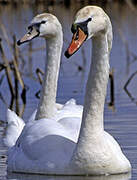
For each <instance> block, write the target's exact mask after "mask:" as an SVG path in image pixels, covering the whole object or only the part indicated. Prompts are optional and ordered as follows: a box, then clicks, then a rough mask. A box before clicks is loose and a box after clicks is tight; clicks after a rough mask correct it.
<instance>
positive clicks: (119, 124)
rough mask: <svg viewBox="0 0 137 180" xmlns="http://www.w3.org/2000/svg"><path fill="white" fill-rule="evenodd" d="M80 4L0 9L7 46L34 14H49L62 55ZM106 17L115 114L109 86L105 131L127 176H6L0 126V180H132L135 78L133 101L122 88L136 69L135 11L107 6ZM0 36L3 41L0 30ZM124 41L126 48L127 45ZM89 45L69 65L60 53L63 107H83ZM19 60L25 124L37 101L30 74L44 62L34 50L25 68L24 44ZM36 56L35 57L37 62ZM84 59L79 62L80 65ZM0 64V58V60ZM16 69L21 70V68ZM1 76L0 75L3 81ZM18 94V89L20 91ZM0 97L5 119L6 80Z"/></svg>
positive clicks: (136, 149) (136, 144)
mask: <svg viewBox="0 0 137 180" xmlns="http://www.w3.org/2000/svg"><path fill="white" fill-rule="evenodd" d="M84 5H86V3H85V4H80V3H75V4H72V5H71V7H70V8H66V7H65V6H64V5H62V4H56V5H54V6H47V4H46V3H45V5H43V4H39V5H37V6H34V5H19V6H15V7H14V6H11V5H6V6H2V5H0V21H1V22H3V24H4V25H5V27H6V30H7V33H8V36H9V38H10V40H11V41H12V35H13V34H16V36H17V38H20V37H21V36H22V35H23V34H24V33H25V32H26V29H25V28H26V26H27V25H28V24H29V22H30V20H31V19H32V17H34V15H36V14H38V13H41V12H45V11H46V12H51V13H53V14H55V15H56V16H57V17H58V19H59V20H60V22H61V23H62V26H63V32H64V47H63V53H64V51H65V49H66V47H67V46H68V44H69V42H70V40H71V36H72V34H71V31H70V27H71V23H72V19H73V16H74V14H75V12H76V11H77V10H78V9H79V8H80V7H83V6H84ZM104 9H105V10H106V12H107V13H108V15H109V16H110V18H111V21H112V24H113V32H114V40H113V49H112V52H111V61H110V65H111V69H112V68H113V69H114V80H115V111H114V112H113V111H112V110H111V109H109V108H108V103H109V102H110V93H109V90H110V88H109V84H108V92H107V98H106V104H105V113H104V116H105V129H106V130H107V131H108V132H109V133H110V134H112V135H113V136H114V137H115V138H116V139H117V141H118V142H119V144H120V145H121V147H122V150H123V151H124V153H125V155H126V156H127V157H128V159H129V160H130V162H131V164H132V174H131V175H130V174H127V175H117V176H109V177H104V176H103V177H49V176H48V177H46V176H42V175H35V176H34V175H23V174H7V172H6V151H7V150H6V148H5V147H4V145H3V143H2V137H3V133H4V126H5V125H0V179H1V180H4V179H10V180H11V179H16V180H18V179H22V180H28V179H29V180H32V179H33V180H34V179H35V180H41V179H63V180H64V179H71V180H72V179H85V180H86V179H88V180H89V179H91V180H94V179H95V180H126V179H132V180H136V179H137V106H136V100H137V94H136V91H137V77H136V76H134V77H133V79H132V80H131V82H130V83H129V85H128V87H127V88H128V90H129V92H130V93H131V95H132V97H133V98H134V101H133V100H132V99H131V98H130V97H129V96H128V95H127V93H126V92H125V91H124V89H123V87H124V85H125V83H126V82H127V80H128V78H129V77H130V76H131V75H132V73H134V72H135V71H136V69H137V61H134V57H133V54H135V55H137V52H136V47H137V28H136V27H137V16H136V11H134V10H132V9H130V8H129V7H128V6H126V5H124V4H122V5H118V4H117V3H113V4H109V5H107V6H106V7H104ZM0 36H1V37H2V38H3V34H2V31H1V30H0ZM127 42H128V45H127ZM3 46H4V49H5V52H6V56H7V58H8V59H11V53H10V50H9V48H8V47H7V44H6V41H5V40H4V41H3ZM43 46H45V42H44V40H43V39H36V40H34V41H33V43H32V48H38V47H43ZM90 46H91V42H90V41H87V42H86V43H85V45H84V46H83V47H82V48H81V49H80V51H78V52H77V53H76V54H75V55H74V56H72V58H71V59H70V60H67V59H66V58H65V57H64V55H63V53H62V64H61V70H60V75H59V83H58V84H59V86H58V95H57V101H58V102H60V103H65V102H66V101H67V100H69V99H70V98H72V97H73V98H75V99H76V100H77V102H78V103H80V104H83V101H84V88H85V84H86V79H87V75H88V70H89V64H90V55H91V51H90V50H91V48H89V47H90ZM20 51H21V53H22V56H23V57H24V59H25V64H24V66H23V65H22V62H20V63H21V65H22V67H24V68H21V70H22V72H23V74H24V76H23V79H24V82H25V84H26V85H27V86H28V87H29V90H28V91H27V104H26V108H25V112H24V116H23V118H24V119H25V120H26V119H27V118H28V117H29V116H30V115H31V113H32V112H33V111H34V109H35V108H36V107H37V103H38V99H37V98H36V97H35V93H36V92H37V91H38V90H39V89H40V87H41V86H40V85H39V83H38V81H37V80H36V79H37V78H36V73H35V70H36V68H37V67H39V68H41V69H43V67H44V64H45V62H44V60H43V59H45V56H46V55H45V50H43V49H42V50H40V51H35V52H33V54H32V62H30V65H29V63H28V45H27V44H26V45H24V46H21V47H20ZM39 57H40V58H39ZM83 59H84V60H83ZM0 62H2V59H0ZM21 65H20V66H21ZM2 74H4V72H0V77H2ZM20 89H21V88H20ZM0 93H1V94H2V96H3V98H4V99H5V101H6V103H7V105H5V104H4V103H3V102H2V100H0V120H5V118H6V109H7V106H8V105H9V104H10V92H9V89H8V85H7V81H6V78H5V77H4V80H3V82H2V84H1V85H0ZM21 104H22V102H21V101H20V105H21Z"/></svg>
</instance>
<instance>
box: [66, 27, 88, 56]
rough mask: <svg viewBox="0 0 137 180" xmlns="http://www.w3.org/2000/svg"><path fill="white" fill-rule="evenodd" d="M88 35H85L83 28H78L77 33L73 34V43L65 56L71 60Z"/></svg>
mask: <svg viewBox="0 0 137 180" xmlns="http://www.w3.org/2000/svg"><path fill="white" fill-rule="evenodd" d="M86 38H87V34H85V33H84V32H83V31H82V30H81V28H78V30H77V32H76V33H74V34H73V37H72V41H71V43H70V45H69V47H68V49H67V50H66V52H65V56H66V57H67V58H69V57H70V56H71V55H73V54H74V53H75V52H76V51H77V50H78V49H79V48H80V46H81V45H82V44H83V42H84V41H85V40H86Z"/></svg>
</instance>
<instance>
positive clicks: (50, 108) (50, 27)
mask: <svg viewBox="0 0 137 180" xmlns="http://www.w3.org/2000/svg"><path fill="white" fill-rule="evenodd" d="M56 34H58V35H57V36H56ZM39 36H40V37H43V38H45V40H46V44H47V64H46V66H45V75H44V80H43V86H42V92H41V96H40V102H39V106H38V109H37V110H35V111H34V112H33V114H32V115H31V117H30V118H29V120H28V121H27V122H30V121H32V120H39V119H42V118H52V119H54V120H56V121H58V120H60V119H62V118H64V117H78V118H80V121H79V122H78V121H77V123H81V117H82V112H83V106H82V105H77V104H76V101H75V99H70V100H69V101H67V102H66V103H65V104H64V105H62V104H59V103H56V91H57V81H58V74H59V68H60V58H61V51H62V45H63V34H62V27H61V24H60V23H59V22H58V20H57V18H56V17H55V16H53V15H51V14H46V13H45V14H40V15H37V16H36V17H35V18H34V19H33V20H32V22H31V25H30V26H29V27H28V32H27V33H26V34H25V35H24V36H23V37H22V38H21V39H20V40H19V41H18V42H17V44H18V45H21V44H23V43H25V42H28V41H30V40H32V39H34V38H36V37H39ZM51 36H52V37H53V38H50V37H51ZM6 121H7V128H6V133H5V134H6V135H5V138H4V144H5V145H6V146H7V147H9V148H10V147H12V146H13V145H15V143H16V141H17V139H18V137H19V135H20V134H21V132H22V129H23V128H24V125H25V122H24V121H23V119H21V118H20V117H19V116H17V114H16V113H15V112H14V111H11V110H10V109H8V110H7V119H6ZM78 126H79V125H78ZM69 127H71V128H73V126H72V125H70V124H69V125H68V128H69ZM74 127H75V126H74Z"/></svg>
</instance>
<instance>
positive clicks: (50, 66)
mask: <svg viewBox="0 0 137 180" xmlns="http://www.w3.org/2000/svg"><path fill="white" fill-rule="evenodd" d="M62 45H63V35H62V31H60V33H58V35H57V36H55V37H54V38H48V39H46V47H47V61H46V65H45V74H44V78H43V83H42V91H41V96H40V103H39V106H38V111H37V114H36V119H41V118H52V117H53V116H54V114H55V112H56V105H55V104H56V92H57V82H58V75H59V68H60V58H61V50H62Z"/></svg>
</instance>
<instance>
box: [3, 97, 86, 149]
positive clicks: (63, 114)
mask: <svg viewBox="0 0 137 180" xmlns="http://www.w3.org/2000/svg"><path fill="white" fill-rule="evenodd" d="M56 107H57V112H56V114H55V116H53V120H55V121H61V122H62V119H63V118H66V119H67V118H69V120H68V121H66V122H65V121H63V124H64V126H65V127H66V128H68V129H71V131H72V132H73V135H74V139H76V138H77V131H78V130H77V126H78V127H79V126H80V124H81V117H82V111H83V106H81V105H77V104H76V101H75V100H74V99H70V100H69V101H67V102H66V103H65V104H64V105H62V104H59V103H56ZM36 113H37V110H35V111H34V112H33V113H32V115H31V116H30V118H29V119H28V120H27V122H26V123H25V122H24V120H23V119H22V118H20V117H19V116H18V115H17V114H16V113H15V112H14V111H12V110H10V109H8V110H7V119H6V121H7V125H6V133H5V137H4V139H3V142H4V145H5V146H6V147H8V148H10V147H12V146H14V145H15V144H16V141H17V139H18V137H19V136H20V134H21V132H22V130H23V128H24V126H25V125H26V124H27V123H28V122H33V121H35V117H36ZM70 117H75V118H76V119H77V120H76V121H75V122H73V120H71V119H70ZM78 119H79V120H78ZM74 123H75V125H74ZM75 131H76V133H75Z"/></svg>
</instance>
